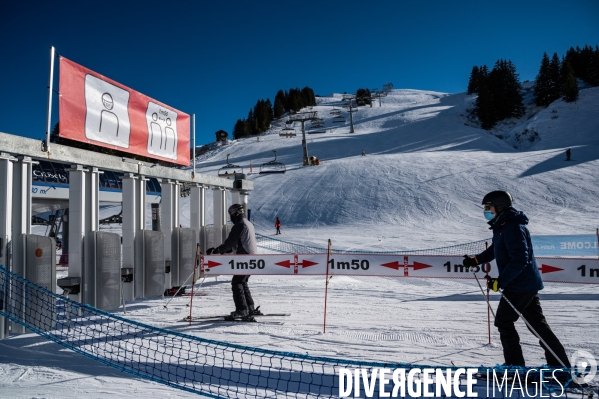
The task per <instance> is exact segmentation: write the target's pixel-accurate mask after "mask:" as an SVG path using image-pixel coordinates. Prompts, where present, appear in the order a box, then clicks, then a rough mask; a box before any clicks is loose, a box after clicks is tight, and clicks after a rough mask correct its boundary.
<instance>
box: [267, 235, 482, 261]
mask: <svg viewBox="0 0 599 399" xmlns="http://www.w3.org/2000/svg"><path fill="white" fill-rule="evenodd" d="M256 240H257V243H258V246H259V247H262V248H265V249H268V250H271V251H277V252H281V253H286V254H321V253H326V252H327V248H326V247H316V246H310V245H303V244H296V243H293V242H288V241H283V240H280V239H278V238H272V237H269V236H265V235H262V234H256ZM486 245H491V238H487V239H486V240H478V241H473V242H468V243H465V244H458V245H451V246H446V247H439V248H432V249H416V250H403V251H365V250H359V251H350V250H343V249H336V248H333V249H332V252H333V253H344V254H352V253H355V254H377V255H445V256H462V255H466V254H469V255H475V254H478V253H480V252H482V251H484V250H485V248H486Z"/></svg>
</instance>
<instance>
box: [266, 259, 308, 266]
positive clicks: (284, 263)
mask: <svg viewBox="0 0 599 399" xmlns="http://www.w3.org/2000/svg"><path fill="white" fill-rule="evenodd" d="M297 264H298V265H299V266H301V267H310V266H314V265H317V264H318V263H317V262H311V261H309V260H305V259H304V260H303V261H302V262H298V263H297ZM275 265H277V266H283V267H291V265H295V263H293V262H292V261H290V260H284V261H283V262H278V263H275Z"/></svg>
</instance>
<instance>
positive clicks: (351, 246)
mask: <svg viewBox="0 0 599 399" xmlns="http://www.w3.org/2000/svg"><path fill="white" fill-rule="evenodd" d="M531 91H532V88H531V86H530V84H527V85H526V84H525V93H526V95H525V101H526V102H527V104H528V105H527V114H526V115H525V116H524V117H523V118H520V119H513V120H508V121H504V122H502V123H500V124H499V125H498V126H497V127H496V128H494V129H493V130H492V131H490V132H489V131H485V130H482V129H480V128H478V127H477V126H476V125H475V123H473V122H472V121H471V120H470V118H469V117H468V115H469V110H471V109H472V107H473V104H474V100H475V98H474V96H469V95H466V94H464V93H459V94H446V93H439V92H432V91H423V90H410V89H398V90H393V91H392V92H391V93H390V94H389V95H388V96H387V97H384V98H382V101H381V106H379V103H378V101H376V102H374V103H373V106H372V107H369V106H364V107H359V110H358V112H356V113H355V114H354V115H353V117H354V128H355V133H349V130H350V126H349V114H348V112H347V110H346V109H345V108H343V105H345V104H344V103H343V102H342V100H341V97H342V96H341V95H340V94H332V95H329V96H323V97H318V98H317V103H318V105H317V106H315V107H313V109H312V110H313V111H318V116H319V117H321V118H323V119H324V125H325V129H326V133H324V134H307V143H308V152H309V155H310V156H312V155H314V156H316V157H318V158H319V159H320V160H321V165H320V166H313V167H304V166H302V147H301V127H300V126H299V124H296V126H294V128H295V131H296V133H297V136H296V137H293V138H283V137H280V136H279V133H280V132H281V131H282V129H283V128H284V127H285V126H286V125H285V123H284V119H283V120H281V121H280V122H276V121H275V123H273V125H272V127H271V129H270V130H269V131H268V132H266V133H264V134H262V135H261V136H260V139H259V141H258V140H257V139H256V137H250V138H246V139H240V140H235V141H231V142H230V143H229V144H228V145H224V146H219V147H216V148H215V149H214V150H212V151H210V152H208V153H206V154H203V155H202V156H201V157H198V158H197V172H198V173H205V174H211V175H215V174H216V173H217V172H218V169H219V168H220V167H222V166H223V165H224V164H225V163H226V157H227V154H229V162H231V163H232V164H236V165H240V166H242V167H243V168H244V173H246V174H247V176H248V179H250V180H251V181H253V183H254V186H255V190H254V191H253V192H251V195H250V197H249V207H250V208H251V217H252V220H253V222H254V224H255V227H256V232H257V233H260V234H263V235H271V236H273V237H275V235H274V234H275V227H274V221H275V217H277V216H278V217H279V218H280V219H281V223H282V227H281V231H282V234H281V235H280V236H276V238H278V239H281V240H284V241H288V242H293V243H298V244H305V245H311V246H316V247H321V248H326V245H327V240H328V239H331V240H332V243H333V247H334V248H335V249H347V250H364V251H393V250H416V249H425V248H438V247H443V246H449V245H455V244H463V243H468V242H472V241H477V240H481V239H486V238H489V237H491V233H490V231H489V230H488V226H487V224H486V222H485V220H484V218H483V214H482V209H481V206H480V201H481V199H482V197H483V196H484V194H486V193H487V192H489V191H493V190H507V191H509V192H510V193H511V194H512V195H513V197H514V200H515V201H514V207H515V208H517V209H518V210H521V211H524V213H526V215H527V216H528V217H529V219H530V224H529V229H530V231H531V234H532V235H558V234H594V233H595V229H596V228H597V227H599V174H598V171H599V118H598V115H599V112H598V110H599V88H590V89H584V90H581V92H580V99H579V100H578V101H577V102H576V103H571V104H570V103H565V102H563V101H562V100H558V101H556V102H554V103H553V104H551V105H550V106H549V107H548V108H543V109H540V108H537V107H535V106H534V104H533V100H532V95H531ZM531 104H533V105H531ZM335 109H337V110H341V111H342V112H341V115H342V116H344V117H345V119H346V122H345V123H334V122H333V118H334V115H333V114H331V111H332V110H335ZM306 125H307V126H309V125H310V124H309V123H306ZM307 130H309V129H307ZM535 132H536V134H535ZM531 138H535V139H534V140H532V141H531ZM567 148H571V149H572V161H570V162H566V161H565V159H566V156H565V150H566V149H567ZM273 150H276V151H277V152H276V155H277V161H280V162H283V163H285V165H286V168H287V172H286V173H285V174H280V175H260V174H258V173H257V172H259V169H260V165H261V164H263V163H265V162H268V161H271V160H273V159H274V153H273ZM362 150H364V151H365V153H366V155H365V156H362V155H361V153H362ZM250 164H251V168H252V173H250ZM206 198H207V212H206V213H207V214H206V222H207V223H212V195H211V192H210V191H208V192H207V195H206ZM119 210H120V208H119V207H103V208H102V211H101V217H105V216H109V215H112V214H116V213H118V212H119ZM148 210H149V209H148ZM148 215H150V213H149V212H148ZM180 221H181V224H182V225H183V227H188V226H189V198H188V197H186V198H182V199H181V204H180ZM147 224H148V226H150V225H151V221H150V219H149V218H148V219H147ZM102 229H106V230H107V231H115V232H120V226H118V225H114V226H111V227H105V226H103V227H102ZM34 233H37V234H40V233H41V234H43V231H35V229H34ZM262 251H263V253H267V251H265V250H262ZM65 275H66V272H60V273H59V277H62V276H65ZM229 281H230V278H228V277H221V278H218V279H214V278H209V279H207V280H206V281H204V282H203V283H202V285H201V286H200V285H199V284H198V285H197V286H196V289H197V290H199V291H202V292H206V293H207V294H208V295H206V296H201V297H194V299H193V308H194V309H193V313H194V316H207V315H218V314H227V313H229V312H230V311H231V310H233V301H232V297H231V286H230V283H229ZM250 288H251V290H252V294H253V297H254V300H255V302H256V304H257V305H260V306H261V309H262V310H263V311H264V312H266V313H291V315H290V316H289V317H285V318H284V320H283V321H284V324H283V325H270V324H260V323H255V324H249V323H197V324H192V325H191V326H188V323H186V322H182V321H181V320H182V318H183V317H185V316H187V315H188V314H189V307H188V306H187V305H188V303H189V300H190V298H189V297H177V298H174V299H173V300H172V302H171V303H170V304H169V306H168V308H167V309H165V308H164V306H163V305H164V304H165V302H164V301H163V300H162V299H161V298H154V299H143V300H137V301H135V302H133V303H130V304H128V305H127V313H126V315H123V314H122V313H123V311H122V309H120V310H118V311H116V313H117V314H119V315H122V316H124V317H127V318H130V319H132V320H136V321H139V322H143V323H147V324H150V325H154V326H158V327H163V328H168V329H172V330H174V331H179V332H185V333H187V334H192V335H198V336H201V337H203V338H207V339H214V340H219V341H226V342H230V343H235V344H241V345H248V346H255V347H260V348H265V349H272V350H281V351H292V352H297V353H308V354H310V355H313V356H327V357H338V358H347V359H357V360H365V361H394V362H399V361H401V362H411V363H415V364H427V365H432V366H439V367H442V366H448V365H451V363H452V362H453V363H454V364H456V365H464V366H477V365H483V364H484V365H487V366H491V365H495V364H501V363H503V355H502V349H501V344H500V343H499V335H498V333H497V331H496V328H495V327H493V326H491V340H492V343H491V344H490V345H489V344H488V337H487V311H486V303H485V301H484V299H483V298H482V296H481V294H480V291H479V287H478V286H477V284H476V281H474V280H449V279H418V278H411V279H400V278H396V279H394V278H384V277H362V278H360V277H341V276H335V277H333V278H332V280H331V282H330V284H329V291H328V305H327V329H326V334H323V305H324V288H325V281H324V278H323V277H314V276H310V277H308V276H302V277H298V276H296V277H283V276H253V277H252V278H251V279H250ZM57 292H61V291H60V290H58V291H57ZM540 298H541V304H542V306H543V310H544V313H545V316H546V317H547V320H548V322H549V324H550V326H551V327H552V329H553V331H554V332H555V334H556V335H557V336H558V337H559V338H560V340H561V341H562V343H563V344H564V346H565V348H566V350H567V352H568V353H569V354H571V353H572V352H573V351H575V350H578V349H581V350H585V351H587V352H590V353H592V354H594V356H595V357H596V358H597V359H599V306H598V304H599V302H598V301H599V291H598V286H597V285H576V284H556V283H547V284H546V288H545V289H544V290H543V291H541V293H540ZM491 301H492V304H493V306H494V307H496V305H497V301H498V296H497V295H492V296H491ZM517 329H518V331H519V333H520V336H521V340H522V347H523V350H524V356H525V359H526V361H527V365H530V366H532V365H538V366H540V365H542V364H543V363H544V362H545V359H544V356H543V352H542V350H541V348H540V347H539V345H538V342H537V339H536V338H535V337H534V336H533V335H532V334H530V333H529V332H528V331H527V330H526V327H525V325H524V323H523V322H522V321H518V322H517ZM38 397H39V398H42V397H43V398H50V397H52V398H54V397H56V398H82V397H85V398H106V397H119V398H120V397H125V398H144V399H147V398H148V397H161V398H168V397H177V398H187V397H197V396H196V395H193V394H190V393H188V392H184V391H179V390H177V389H175V388H170V387H167V386H163V385H161V384H158V383H154V382H149V381H146V380H142V379H139V378H136V377H133V376H131V375H129V374H126V373H121V372H119V371H117V370H115V369H112V368H109V367H107V366H104V365H102V364H100V363H97V362H94V361H92V360H90V359H88V358H85V357H83V356H81V355H78V354H76V353H73V352H71V351H69V350H66V349H63V348H62V347H61V346H59V345H57V344H55V343H52V342H50V341H46V340H44V339H43V338H40V337H38V336H37V335H35V334H26V335H22V336H13V337H11V338H9V339H6V340H2V341H0V398H38Z"/></svg>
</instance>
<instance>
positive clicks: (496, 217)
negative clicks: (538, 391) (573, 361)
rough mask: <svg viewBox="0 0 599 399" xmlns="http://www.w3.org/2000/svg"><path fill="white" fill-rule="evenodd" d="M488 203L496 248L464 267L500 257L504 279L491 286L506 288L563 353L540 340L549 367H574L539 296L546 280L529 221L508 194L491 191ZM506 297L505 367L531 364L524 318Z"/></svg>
mask: <svg viewBox="0 0 599 399" xmlns="http://www.w3.org/2000/svg"><path fill="white" fill-rule="evenodd" d="M482 204H483V205H484V206H485V209H484V214H485V218H486V219H487V220H488V221H489V225H490V226H491V230H493V244H492V245H491V246H490V247H489V248H487V249H486V250H485V251H484V252H482V253H480V254H478V255H476V256H474V257H472V258H471V257H469V256H468V255H465V256H464V262H463V263H464V266H467V267H469V266H476V265H479V264H483V263H487V262H490V261H492V260H493V259H495V261H496V262H497V268H498V269H499V276H498V277H497V278H491V277H487V287H489V288H490V289H492V290H493V291H495V292H497V291H498V290H499V288H502V289H503V296H505V297H506V298H507V299H508V300H509V301H510V302H511V303H512V305H514V307H515V308H516V309H518V311H519V312H520V313H522V316H523V317H524V318H525V319H526V320H527V321H528V322H529V323H530V325H531V326H532V328H533V329H534V330H535V331H536V332H537V333H538V334H539V336H540V337H541V338H542V339H543V340H544V341H545V342H546V343H547V345H548V346H549V347H550V348H551V349H552V350H553V352H554V353H555V354H556V355H557V357H558V358H559V359H556V357H555V356H554V355H553V354H552V353H551V351H550V350H548V348H547V347H546V346H545V345H544V344H543V342H541V341H539V343H540V345H541V347H543V349H544V350H545V358H546V359H547V364H548V365H549V366H551V367H562V365H565V366H566V367H570V362H569V361H568V356H567V355H566V351H565V350H564V347H563V346H562V344H561V343H560V341H559V339H557V337H556V336H555V334H554V333H553V331H551V328H550V327H549V324H547V321H546V320H545V316H544V315H543V310H542V309H541V304H540V302H539V296H538V295H537V293H538V291H540V290H542V289H543V280H542V278H541V273H540V272H539V268H538V267H537V262H536V261H535V257H534V253H533V247H532V242H531V239H530V232H529V231H528V228H527V227H526V225H527V224H528V218H527V217H526V215H525V214H524V213H522V212H519V211H517V210H516V209H514V208H513V207H512V196H511V195H510V194H509V193H508V192H506V191H493V192H490V193H488V194H487V195H485V197H484V198H483V201H482ZM503 296H502V298H501V300H500V302H499V306H498V307H497V314H496V317H495V327H497V328H498V329H499V337H500V339H501V345H502V346H503V356H504V359H505V364H506V365H511V366H525V362H524V356H523V355H522V348H521V347H520V337H519V336H518V332H517V331H516V328H515V327H514V323H515V322H516V320H518V317H519V316H518V314H517V313H516V312H515V311H514V309H513V308H512V307H511V306H510V305H509V304H508V303H507V301H506V300H505V298H504V297H503ZM529 329H530V327H529ZM531 332H532V331H531ZM560 361H561V362H560Z"/></svg>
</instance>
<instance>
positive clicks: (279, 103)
mask: <svg viewBox="0 0 599 399" xmlns="http://www.w3.org/2000/svg"><path fill="white" fill-rule="evenodd" d="M273 112H274V117H275V118H277V119H279V118H280V117H281V116H282V115H283V114H284V113H285V93H283V90H279V91H278V92H277V95H276V96H275V107H274V110H273Z"/></svg>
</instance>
